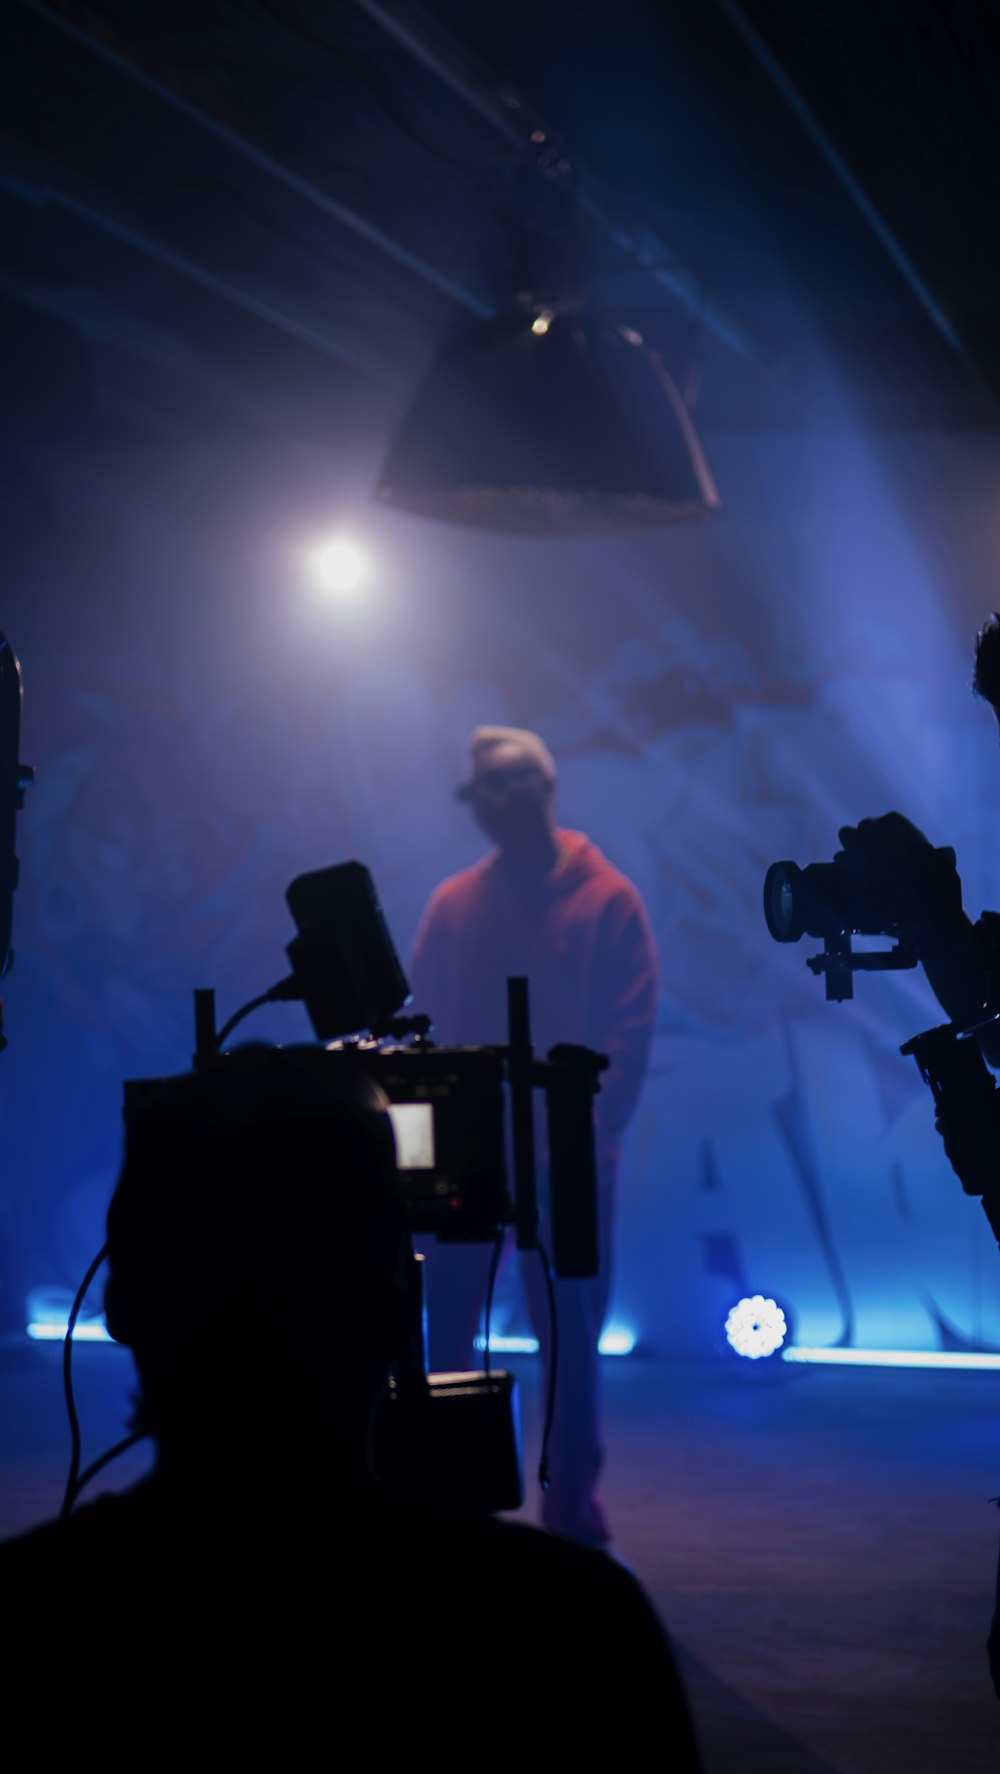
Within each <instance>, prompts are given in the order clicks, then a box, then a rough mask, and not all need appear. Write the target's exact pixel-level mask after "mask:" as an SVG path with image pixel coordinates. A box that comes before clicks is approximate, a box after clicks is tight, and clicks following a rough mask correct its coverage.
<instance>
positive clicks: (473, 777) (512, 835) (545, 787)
mask: <svg viewBox="0 0 1000 1774" xmlns="http://www.w3.org/2000/svg"><path fill="white" fill-rule="evenodd" d="M555 785H556V767H555V763H554V761H553V758H552V754H551V752H550V751H549V749H548V746H547V745H546V744H545V742H544V740H541V739H539V737H538V734H537V733H529V732H528V731H527V730H526V729H525V728H523V727H477V728H476V729H475V731H474V732H473V734H472V736H471V738H470V740H469V775H468V779H467V780H466V781H465V782H464V783H463V784H462V786H461V787H460V788H459V789H457V790H456V793H457V795H458V798H459V800H462V801H467V802H468V804H469V806H470V807H471V809H472V813H473V816H474V818H475V820H476V823H477V824H478V825H479V826H480V827H481V829H482V830H483V831H484V832H485V833H486V835H487V837H488V838H491V839H492V840H493V842H494V844H497V845H498V846H499V848H500V849H501V850H506V851H512V852H517V851H523V850H531V849H533V848H537V847H539V846H542V847H544V846H545V845H546V843H549V844H550V843H551V841H552V832H553V803H554V800H555Z"/></svg>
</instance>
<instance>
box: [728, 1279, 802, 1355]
mask: <svg viewBox="0 0 1000 1774" xmlns="http://www.w3.org/2000/svg"><path fill="white" fill-rule="evenodd" d="M787 1335H788V1322H787V1320H786V1318H785V1314H784V1313H783V1311H782V1310H781V1307H780V1306H779V1305H778V1303H777V1301H776V1300H769V1299H765V1298H764V1295H763V1294H754V1295H753V1297H752V1298H751V1299H745V1300H740V1301H739V1304H738V1305H736V1306H734V1307H733V1309H732V1311H731V1312H730V1314H729V1317H728V1318H727V1319H726V1338H727V1341H728V1342H729V1344H730V1346H731V1347H732V1348H733V1349H735V1350H736V1353H737V1355H745V1356H747V1357H748V1359H749V1360H750V1361H759V1360H760V1359H761V1357H762V1356H764V1355H773V1354H774V1352H775V1350H776V1349H780V1348H781V1345H782V1343H783V1342H784V1340H785V1338H786V1336H787Z"/></svg>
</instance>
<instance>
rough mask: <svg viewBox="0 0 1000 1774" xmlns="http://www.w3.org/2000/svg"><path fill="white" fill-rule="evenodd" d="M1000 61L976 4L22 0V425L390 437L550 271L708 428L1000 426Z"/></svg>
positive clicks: (995, 23) (564, 293) (11, 148)
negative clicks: (460, 325)
mask: <svg viewBox="0 0 1000 1774" xmlns="http://www.w3.org/2000/svg"><path fill="white" fill-rule="evenodd" d="M998 77H1000V10H998V9H997V8H996V7H995V6H994V5H989V4H984V5H973V4H963V3H961V0H948V3H944V0H939V3H935V0H907V4H906V5H905V6H903V5H901V4H900V3H899V0H868V3H865V4H862V3H859V0H839V3H833V0H814V3H811V4H809V5H807V6H804V5H802V4H801V0H741V3H740V4H737V3H736V0H698V3H697V4H694V3H692V0H530V4H529V3H528V0H502V3H501V0H493V3H490V4H475V5H470V4H469V3H468V0H429V3H428V4H425V5H423V6H420V7H418V6H415V5H413V4H410V0H384V3H383V0H198V3H197V4H194V3H193V0H187V3H180V4H179V3H178V0H115V3H114V4H111V5H104V4H101V3H99V0H46V3H42V0H6V4H5V5H4V7H3V9H2V21H0V93H2V124H0V219H2V227H3V235H2V238H3V252H2V263H0V317H2V322H3V332H2V343H0V363H2V371H3V374H2V385H3V406H4V411H5V425H4V433H5V437H6V439H7V442H8V445H9V444H10V442H11V441H14V442H15V443H16V442H17V441H19V440H20V441H24V440H27V441H28V442H31V441H35V440H39V439H45V438H47V437H49V436H51V435H53V434H54V433H55V434H59V435H62V436H65V435H70V436H77V435H78V436H80V438H81V439H83V440H90V439H92V438H93V437H95V436H102V435H111V436H115V437H118V436H121V435H123V434H124V435H125V436H131V435H137V436H142V437H154V438H163V439H165V440H171V439H176V440H178V441H181V442H183V441H184V439H185V438H186V437H187V436H189V435H190V434H191V431H192V427H195V428H196V429H197V432H198V434H199V435H205V434H206V433H208V434H211V433H213V432H214V431H219V432H221V433H223V434H228V433H230V432H232V431H233V429H234V428H235V429H238V430H240V431H245V432H253V431H254V430H255V429H256V428H260V429H261V430H264V431H266V430H273V428H274V427H275V426H279V427H282V428H284V429H286V430H289V431H291V432H295V433H302V434H305V435H308V434H310V433H311V432H312V431H314V429H315V428H316V427H317V426H320V427H325V428H329V426H330V424H331V413H332V412H334V411H336V412H339V413H340V414H341V415H343V416H344V417H345V418H346V417H347V416H349V415H354V414H364V415H366V416H368V418H369V419H372V420H373V422H374V423H375V424H376V425H378V424H382V423H384V422H385V420H386V419H387V418H388V417H389V416H391V414H392V413H394V412H395V411H397V410H398V408H399V405H400V402H401V401H402V400H404V399H405V398H406V396H407V394H408V393H409V391H410V390H411V388H412V386H413V383H414V380H415V378H416V377H417V375H418V374H419V371H420V368H421V365H422V364H423V363H424V362H425V361H426V359H427V356H428V354H429V352H430V351H431V350H432V349H433V348H434V345H435V344H436V342H437V341H438V340H439V339H440V338H441V336H442V335H443V334H444V333H445V332H446V330H447V329H448V328H449V326H451V325H452V324H453V323H454V322H455V320H456V319H457V318H458V317H460V316H461V315H462V314H463V313H465V314H476V313H482V314H487V313H493V312H496V311H498V310H501V309H503V308H505V307H507V306H509V305H510V304H511V303H512V302H513V301H514V300H515V299H516V297H517V294H518V292H520V291H526V292H528V293H530V294H532V295H534V296H535V297H537V298H539V299H541V298H544V297H547V296H548V297H552V298H553V299H556V300H574V301H584V302H586V303H587V305H588V306H589V307H590V308H591V309H592V310H596V311H599V312H607V313H608V314H609V315H613V316H614V317H615V318H616V319H617V320H618V322H619V323H622V324H626V325H630V326H632V327H634V328H635V329H637V330H641V331H642V333H643V335H644V337H646V338H647V339H648V340H649V341H650V342H655V344H656V345H657V346H658V347H659V348H660V349H661V350H662V351H663V352H664V354H665V356H666V357H667V359H668V361H669V362H670V363H671V365H672V367H673V368H674V369H675V372H676V374H677V376H678V379H679V380H680V382H681V385H682V387H683V389H684V391H685V393H686V394H687V395H688V398H689V399H690V400H691V402H692V403H693V404H696V411H697V414H698V419H699V423H700V425H701V427H702V428H703V429H704V430H706V431H707V432H711V431H713V430H716V431H719V430H724V429H734V428H740V429H751V430H752V429H760V430H761V431H763V430H767V429H773V428H775V427H780V428H789V427H799V426H813V425H827V424H830V423H833V422H837V421H838V419H840V418H842V417H843V416H844V414H845V413H846V414H848V415H849V417H850V419H851V422H857V420H858V419H859V418H860V419H861V420H863V421H864V422H866V423H868V424H869V425H872V426H891V427H902V428H910V427H915V426H919V427H925V426H926V427H958V426H961V427H963V428H975V427H984V426H985V427H992V426H994V425H995V423H996V419H997V413H998V405H997V398H998V397H1000V325H998V314H997V303H996V290H997V286H998V277H997V262H996V261H997V253H998V248H997V239H998V235H1000V126H998V122H997V118H998V105H997V95H998V90H1000V78H998ZM535 138H537V139H535Z"/></svg>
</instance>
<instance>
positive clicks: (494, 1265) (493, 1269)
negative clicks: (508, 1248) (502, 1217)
mask: <svg viewBox="0 0 1000 1774" xmlns="http://www.w3.org/2000/svg"><path fill="white" fill-rule="evenodd" d="M506 1239H507V1228H506V1226H501V1228H500V1231H499V1232H498V1234H497V1239H496V1243H495V1244H494V1246H493V1255H492V1256H491V1258H490V1276H489V1280H488V1282H487V1283H486V1308H485V1311H484V1312H483V1334H484V1336H485V1339H486V1346H485V1350H484V1353H483V1371H484V1372H485V1373H486V1374H489V1371H490V1319H491V1317H492V1316H493V1290H494V1288H495V1287H496V1284H497V1270H498V1269H499V1267H500V1253H501V1251H502V1250H503V1247H504V1244H505V1243H506Z"/></svg>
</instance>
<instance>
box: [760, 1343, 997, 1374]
mask: <svg viewBox="0 0 1000 1774" xmlns="http://www.w3.org/2000/svg"><path fill="white" fill-rule="evenodd" d="M781 1359H782V1361H815V1362H820V1363H822V1364H824V1365H825V1366H828V1367H937V1368H965V1369H967V1370H968V1369H972V1370H977V1369H978V1370H982V1369H983V1368H988V1369H989V1368H992V1369H996V1368H1000V1355H986V1354H978V1353H971V1354H968V1355H967V1354H965V1353H964V1352H963V1351H961V1350H955V1351H951V1350H947V1349H806V1348H797V1347H795V1345H793V1346H792V1348H791V1349H783V1350H782V1352H781Z"/></svg>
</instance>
